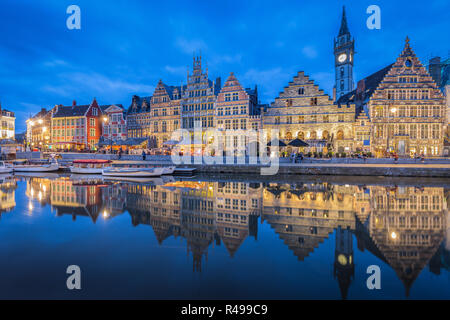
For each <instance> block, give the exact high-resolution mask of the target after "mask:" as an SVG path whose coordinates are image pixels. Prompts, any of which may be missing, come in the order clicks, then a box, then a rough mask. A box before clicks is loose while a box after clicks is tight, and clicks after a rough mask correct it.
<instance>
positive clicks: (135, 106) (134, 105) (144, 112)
mask: <svg viewBox="0 0 450 320" xmlns="http://www.w3.org/2000/svg"><path fill="white" fill-rule="evenodd" d="M151 98H152V97H142V98H141V97H139V96H136V95H134V96H133V98H132V99H131V105H130V107H129V108H128V111H127V135H128V137H129V138H144V137H145V138H147V137H150V135H151V130H150V118H151V114H150V103H151Z"/></svg>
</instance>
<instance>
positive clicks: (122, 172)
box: [102, 167, 163, 177]
mask: <svg viewBox="0 0 450 320" xmlns="http://www.w3.org/2000/svg"><path fill="white" fill-rule="evenodd" d="M162 174H163V168H128V167H115V168H114V167H112V168H106V169H103V171H102V175H104V176H107V177H159V176H161V175H162Z"/></svg>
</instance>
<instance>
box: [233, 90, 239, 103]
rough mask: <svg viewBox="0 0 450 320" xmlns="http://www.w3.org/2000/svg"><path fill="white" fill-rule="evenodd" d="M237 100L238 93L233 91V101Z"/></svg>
mask: <svg viewBox="0 0 450 320" xmlns="http://www.w3.org/2000/svg"><path fill="white" fill-rule="evenodd" d="M238 100H239V93H238V92H233V101H238Z"/></svg>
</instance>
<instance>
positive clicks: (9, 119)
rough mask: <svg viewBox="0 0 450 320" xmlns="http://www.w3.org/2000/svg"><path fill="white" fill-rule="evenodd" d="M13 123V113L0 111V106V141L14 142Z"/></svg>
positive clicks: (0, 109)
mask: <svg viewBox="0 0 450 320" xmlns="http://www.w3.org/2000/svg"><path fill="white" fill-rule="evenodd" d="M15 122H16V117H15V115H14V112H12V111H9V110H6V109H2V105H1V104H0V124H1V126H2V127H1V131H0V140H2V139H11V140H14V136H15V134H14V132H15Z"/></svg>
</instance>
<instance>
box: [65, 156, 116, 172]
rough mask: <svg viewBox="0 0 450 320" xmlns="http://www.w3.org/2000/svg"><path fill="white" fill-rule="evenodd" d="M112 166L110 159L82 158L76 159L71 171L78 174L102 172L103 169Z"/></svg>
mask: <svg viewBox="0 0 450 320" xmlns="http://www.w3.org/2000/svg"><path fill="white" fill-rule="evenodd" d="M110 166H111V161H110V160H100V159H94V160H91V159H82V160H74V161H73V165H72V166H70V172H72V173H77V174H102V172H103V169H106V168H109V167H110Z"/></svg>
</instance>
